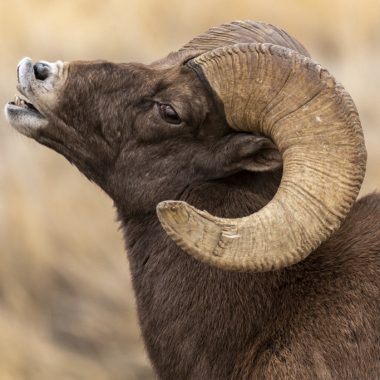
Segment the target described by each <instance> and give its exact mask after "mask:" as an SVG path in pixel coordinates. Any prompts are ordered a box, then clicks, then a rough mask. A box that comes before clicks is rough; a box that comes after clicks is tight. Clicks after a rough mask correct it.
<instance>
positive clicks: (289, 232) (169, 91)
mask: <svg viewBox="0 0 380 380" xmlns="http://www.w3.org/2000/svg"><path fill="white" fill-rule="evenodd" d="M247 30H248V32H247ZM231 45H232V46H231ZM307 55H308V54H307V52H306V50H305V49H304V48H303V47H302V45H300V44H299V43H298V42H296V41H295V40H294V39H292V38H291V37H289V36H288V35H287V34H285V33H284V32H282V31H280V30H278V29H276V28H274V27H271V26H268V25H265V24H258V23H232V24H228V25H227V26H226V25H224V26H221V27H220V28H219V29H211V30H210V31H209V32H207V33H206V34H205V35H202V36H200V37H198V38H196V39H194V40H192V41H191V42H190V43H189V44H187V45H185V47H184V48H183V49H181V50H180V51H179V52H177V53H173V54H170V55H169V56H168V57H166V58H165V59H163V60H160V61H157V62H154V63H153V64H151V65H141V64H113V63H109V62H72V63H62V62H57V63H54V64H50V63H47V62H38V63H36V64H35V65H33V63H32V61H31V60H30V59H24V60H22V61H21V62H20V64H19V66H18V83H19V84H18V89H19V91H20V92H21V94H22V95H23V96H24V97H25V98H26V100H25V101H24V100H20V99H16V100H15V102H11V103H8V105H7V106H6V114H7V117H8V120H9V122H10V123H11V124H12V125H13V126H14V127H15V128H16V129H17V130H19V131H20V132H21V133H24V134H26V135H27V136H29V137H32V138H34V139H36V140H37V141H38V142H40V143H42V144H44V145H47V146H49V147H51V148H53V149H55V150H56V151H58V152H59V153H61V154H63V155H64V156H65V157H66V158H67V159H68V160H70V161H71V162H73V163H74V164H75V165H76V166H77V167H78V168H79V169H80V170H81V171H82V172H83V173H84V174H85V175H86V176H87V177H89V178H90V179H91V180H94V181H95V182H96V183H98V184H99V185H100V186H101V187H102V188H103V189H104V190H105V191H106V192H107V193H108V194H109V195H110V196H111V197H112V198H113V199H114V200H115V202H116V203H117V204H124V205H127V206H126V209H127V210H128V213H129V215H133V214H136V213H141V212H148V211H149V210H152V209H154V207H155V205H157V204H158V206H157V212H158V216H159V218H160V221H161V223H162V225H163V227H164V229H165V230H166V232H167V233H168V235H169V236H170V237H171V238H172V239H173V240H174V241H175V242H176V243H177V244H178V245H179V246H180V247H181V248H183V249H184V250H185V251H187V252H188V253H189V254H191V255H193V256H194V257H196V258H198V259H199V260H202V261H205V262H207V263H209V264H212V265H215V266H219V267H222V268H225V269H233V270H253V271H265V270H271V269H276V268H281V267H284V266H287V265H291V264H293V263H295V262H297V261H299V260H302V259H303V258H304V257H306V256H307V255H308V254H309V253H310V252H311V251H312V250H313V249H315V248H316V247H317V246H318V245H319V244H320V243H321V242H323V241H324V240H326V239H327V238H328V236H329V235H330V234H331V233H332V232H333V231H335V230H336V229H337V228H339V226H340V223H341V221H342V220H343V218H344V216H345V215H346V214H347V212H348V211H349V209H350V207H351V205H352V203H353V202H354V200H355V198H356V196H357V193H358V191H359V189H360V184H361V182H362V179H363V176H364V169H365V160H366V154H365V148H364V143H363V137H362V132H361V128H360V121H359V118H358V115H357V112H356V109H355V106H354V105H353V102H352V100H351V98H350V97H349V95H348V94H347V93H346V92H345V91H344V89H343V88H342V86H340V85H339V84H337V83H336V82H335V80H334V78H332V76H331V75H330V74H329V73H328V72H327V71H326V70H324V69H322V68H321V67H320V66H319V65H317V64H315V63H314V62H313V61H312V60H311V59H310V58H308V57H307ZM272 141H273V142H272ZM274 143H275V145H274ZM276 146H277V148H276ZM281 157H282V159H283V165H284V175H283V179H282V182H281V185H280V188H279V190H278V192H277V194H276V196H275V197H274V199H273V200H272V201H271V202H270V203H269V204H268V205H267V206H266V207H264V208H263V209H262V210H260V211H259V212H257V213H256V214H253V215H251V216H248V217H245V218H241V219H232V220H231V219H222V218H215V217H213V216H211V215H210V214H208V213H206V212H203V211H200V210H197V209H195V208H194V207H192V206H190V205H188V204H186V203H184V202H178V201H165V200H166V199H174V200H175V199H178V196H179V194H181V193H182V192H183V190H184V189H185V188H186V187H187V186H188V185H189V184H191V183H194V182H196V181H204V180H209V179H214V178H220V177H225V176H228V175H231V174H232V173H235V172H238V171H241V170H251V171H270V170H275V169H277V168H279V166H281V164H282V159H281Z"/></svg>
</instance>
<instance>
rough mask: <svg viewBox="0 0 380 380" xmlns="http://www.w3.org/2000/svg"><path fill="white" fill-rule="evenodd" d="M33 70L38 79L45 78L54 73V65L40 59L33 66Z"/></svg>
mask: <svg viewBox="0 0 380 380" xmlns="http://www.w3.org/2000/svg"><path fill="white" fill-rule="evenodd" d="M33 71H34V75H35V77H36V79H38V80H45V79H47V78H48V77H49V76H50V74H51V73H52V67H51V65H50V64H49V63H48V62H45V61H39V62H37V63H36V64H35V65H34V66H33Z"/></svg>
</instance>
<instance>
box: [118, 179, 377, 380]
mask: <svg viewBox="0 0 380 380" xmlns="http://www.w3.org/2000/svg"><path fill="white" fill-rule="evenodd" d="M280 178H281V173H277V175H276V176H273V173H272V174H271V175H268V174H264V173H263V174H250V173H240V174H238V175H235V176H233V178H232V177H230V178H227V179H224V180H215V181H210V182H208V183H203V184H194V185H192V186H189V187H188V188H187V189H186V190H185V191H184V192H183V193H182V194H181V197H180V199H182V200H185V201H187V202H189V203H190V204H192V205H194V206H195V207H198V208H200V209H206V210H207V211H209V212H211V213H213V214H214V215H217V216H222V217H241V216H244V215H248V214H251V213H252V212H255V211H257V210H258V209H260V208H262V207H263V206H264V205H265V204H266V203H268V202H269V201H270V199H271V198H272V197H273V195H274V194H275V192H276V189H277V187H278V185H279V182H280ZM119 215H120V219H121V222H122V225H123V229H124V234H125V240H126V247H127V251H128V257H129V262H130V267H131V272H132V279H133V286H134V290H135V294H136V300H137V307H138V314H139V319H140V325H141V329H142V333H143V337H144V340H145V344H146V348H147V351H148V354H149V356H150V359H151V361H152V363H153V365H154V367H155V370H156V372H157V374H158V375H159V377H160V378H162V379H210V380H211V379H231V378H236V379H243V378H251V376H252V375H254V376H256V378H260V376H262V377H261V378H264V377H265V376H268V377H267V378H272V377H271V376H270V374H269V372H265V371H267V370H264V372H263V373H261V372H260V370H263V368H266V367H267V366H270V365H271V364H270V361H271V360H273V358H275V359H276V360H277V361H278V363H279V365H282V366H283V368H284V371H283V372H281V373H282V374H283V375H284V376H285V377H286V376H292V374H293V375H294V373H297V374H298V375H300V376H301V377H300V378H302V374H303V375H304V376H306V377H304V378H307V376H314V378H319V376H321V378H329V377H328V376H329V374H331V375H332V374H334V372H333V371H332V370H331V369H330V368H329V365H330V364H329V362H328V361H329V360H331V361H335V362H334V363H336V358H335V357H334V353H335V351H334V350H333V349H332V348H331V350H332V351H331V350H327V349H325V348H323V347H322V346H323V344H322V345H320V343H319V342H316V343H315V344H314V343H313V344H314V347H310V343H311V342H310V341H312V342H314V338H313V333H314V332H315V333H316V335H318V333H317V331H319V328H320V327H318V326H317V325H318V324H319V323H320V322H319V313H323V312H326V313H332V311H330V309H331V310H336V306H335V302H336V300H335V299H333V300H332V298H333V297H335V296H334V294H335V293H334V292H336V287H338V288H339V286H346V287H348V289H351V287H352V286H353V285H352V284H351V285H350V284H349V283H347V278H346V277H347V276H346V275H345V274H344V270H348V269H347V268H346V269H343V267H344V265H346V264H345V258H344V257H345V256H344V255H343V257H342V255H341V256H339V255H338V257H337V260H336V262H335V261H332V260H331V257H330V258H327V259H326V263H325V262H324V258H323V256H324V253H323V252H324V250H323V248H321V249H320V250H319V251H316V252H315V253H314V255H313V256H312V257H311V258H310V259H307V260H305V261H304V262H303V263H301V264H300V265H296V266H294V267H290V268H288V269H285V270H282V271H275V272H267V273H238V272H228V271H222V270H219V269H216V268H213V267H210V266H208V265H205V264H203V263H200V262H198V261H196V260H195V259H193V258H192V257H190V256H189V255H187V254H186V253H185V252H183V251H181V249H179V248H178V247H177V246H176V245H175V244H174V243H173V241H172V240H171V239H170V238H169V237H167V235H166V234H165V232H164V230H163V229H162V227H161V226H160V223H159V221H158V219H157V216H156V214H155V211H154V210H152V212H151V213H148V214H145V215H141V216H139V217H135V218H133V219H130V220H125V219H123V216H122V215H123V211H122V208H119ZM351 233H352V231H351ZM329 244H330V243H327V248H326V249H327V250H330V251H331V250H335V251H336V250H338V251H339V250H341V249H342V246H341V245H339V244H338V246H336V245H337V243H335V242H334V240H333V239H332V243H331V244H330V245H331V246H330V247H329V246H328V245H329ZM318 252H319V253H318ZM332 255H335V253H332ZM354 265H355V264H354ZM346 266H348V268H351V266H350V263H349V262H347V265H346ZM351 270H352V268H351ZM319 271H321V273H319ZM366 271H367V269H365V270H364V272H366ZM359 272H360V271H359ZM364 272H363V276H367V274H365V273H364ZM360 273H361V272H360ZM357 276H358V278H359V277H360V276H361V275H360V274H357ZM340 279H341V280H340ZM339 281H342V285H339ZM360 281H361V285H362V284H363V283H364V288H365V287H366V284H365V283H366V282H367V281H364V282H363V281H362V280H360ZM377 281H378V280H377ZM355 286H356V285H355ZM355 291H356V290H355ZM330 293H331V294H330ZM338 296H339V297H340V300H339V302H344V297H342V296H340V295H339V294H338ZM326 299H327V301H326ZM318 300H319V301H320V302H321V303H322V305H323V304H324V303H325V304H326V310H319V311H317V309H318V308H320V309H323V306H320V305H319V306H318V308H316V307H314V304H315V302H316V301H318ZM330 301H331V302H330ZM348 302H351V301H348ZM309 303H310V304H311V305H312V306H309ZM331 305H332V306H331ZM359 306H360V307H359V309H360V310H361V311H362V310H363V305H359ZM345 307H346V305H344V306H341V309H342V310H341V312H342V313H343V315H344V310H343V309H344V308H345ZM350 307H351V306H350ZM300 308H303V309H305V310H304V311H303V312H302V313H303V315H304V317H302V318H304V319H305V320H306V325H305V326H307V327H305V331H303V329H302V325H303V323H304V321H303V319H301V320H298V321H297V319H299V318H300V316H299V315H298V311H299V310H300ZM352 308H353V309H355V307H354V306H352ZM294 310H298V311H297V312H294ZM350 312H352V310H350ZM339 315H340V314H339ZM325 318H326V317H325ZM331 318H332V319H333V318H334V316H333V315H331ZM339 318H340V317H339ZM295 321H297V322H295ZM310 321H312V322H310ZM293 323H297V324H298V325H299V329H300V330H298V326H297V327H294V326H293ZM310 323H311V324H312V326H314V327H313V328H311V331H309V330H310V328H309V327H308V326H309V324H310ZM352 323H353V324H354V325H355V323H354V322H352ZM357 323H359V322H357ZM373 323H374V322H373ZM377 323H378V319H377ZM375 327H376V326H375V325H373V326H372V327H371V328H370V329H372V328H375ZM313 329H314V330H313ZM336 330H337V331H336ZM348 330H349V332H347V334H349V335H350V334H351V338H350V337H348V338H347V339H348V340H350V339H351V340H352V339H353V338H352V336H355V334H356V332H355V331H354V330H355V328H353V329H352V331H353V332H350V331H351V330H350V329H348ZM328 331H329V327H328V326H326V327H325V331H324V334H326V333H327V332H328ZM330 333H331V338H332V339H338V338H334V335H335V334H337V336H341V332H340V331H339V327H337V326H334V323H332V327H331V332H330ZM296 335H297V336H299V337H298V338H297V339H296V341H297V340H298V341H297V342H296V343H294V341H293V340H294V337H295V336H296ZM365 344H367V343H365ZM342 345H343V346H344V343H342ZM319 348H320V350H319ZM292 350H293V351H292ZM347 350H352V347H350V346H348V347H347ZM349 352H351V351H349ZM326 353H327V354H326ZM324 354H326V359H325V358H324V357H323V358H322V356H321V358H319V357H317V356H318V355H324ZM335 354H336V353H335ZM368 355H373V353H371V352H368ZM328 356H331V359H329V357H328ZM346 356H347V355H346ZM338 357H339V353H338ZM316 359H318V360H316ZM351 359H352V358H351ZM351 359H347V360H351ZM302 360H304V362H302ZM315 360H316V363H317V364H315V363H314V361H315ZM299 361H301V362H300V363H299ZM237 363H240V364H239V365H238V366H237ZM276 363H277V362H276ZM310 363H314V364H313V365H311V364H310ZM276 365H277V364H276ZM331 365H335V366H336V364H333V363H331ZM339 365H340V364H339ZM339 365H338V366H339ZM342 365H343V366H344V364H342ZM307 366H309V368H308V372H304V373H303V369H301V368H306V367H307ZM281 368H282V367H281ZM289 368H290V369H289ZM344 368H348V367H347V366H346V367H344ZM348 370H351V369H349V368H348ZM273 371H274V372H273V373H275V372H276V371H279V370H278V369H274V370H273ZM286 371H288V372H286ZM339 371H340V374H341V375H342V374H344V372H342V370H339ZM339 371H338V373H339ZM368 373H372V372H368ZM257 376H258V377H257ZM325 376H326V377H325ZM273 378H276V377H275V376H274V377H273Z"/></svg>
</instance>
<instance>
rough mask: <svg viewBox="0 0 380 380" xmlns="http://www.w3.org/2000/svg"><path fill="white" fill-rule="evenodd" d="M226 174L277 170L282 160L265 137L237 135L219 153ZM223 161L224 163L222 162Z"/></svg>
mask: <svg viewBox="0 0 380 380" xmlns="http://www.w3.org/2000/svg"><path fill="white" fill-rule="evenodd" d="M219 154H220V155H221V157H224V159H223V160H221V163H222V164H223V169H224V171H225V172H226V173H228V172H231V173H233V172H237V171H241V170H248V171H252V172H264V171H272V170H276V169H279V168H280V167H281V166H282V158H281V155H280V153H279V151H278V150H277V148H276V146H275V145H274V143H273V142H272V141H271V140H270V139H269V138H267V137H264V136H255V135H253V134H245V133H237V134H234V135H233V136H232V138H230V139H228V141H227V142H226V143H225V144H224V146H223V149H222V151H220V152H219ZM223 161H224V162H223Z"/></svg>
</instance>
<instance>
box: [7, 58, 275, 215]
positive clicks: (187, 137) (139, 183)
mask: <svg viewBox="0 0 380 380" xmlns="http://www.w3.org/2000/svg"><path fill="white" fill-rule="evenodd" d="M17 75H18V89H19V91H20V92H21V94H22V95H23V97H22V98H23V99H25V101H24V100H20V98H18V99H16V100H15V101H14V102H11V103H9V104H8V105H7V109H6V113H7V117H8V119H9V121H10V123H11V124H12V125H13V126H14V127H15V128H16V129H17V130H18V131H20V132H21V133H23V134H26V135H27V136H29V137H32V138H34V139H36V140H37V141H38V142H40V143H42V144H44V145H47V146H49V147H51V148H53V149H54V150H56V151H57V152H59V153H61V154H62V155H64V156H65V157H66V158H67V159H68V160H69V161H71V162H73V163H74V164H75V165H76V166H77V167H78V168H79V169H80V170H81V171H82V172H83V173H84V174H85V175H86V176H87V177H88V178H90V179H91V180H94V181H95V182H97V183H98V184H99V185H100V186H101V187H102V188H103V189H104V190H105V191H106V192H107V193H109V194H110V195H111V197H112V198H113V199H114V200H115V201H116V202H117V203H123V204H124V205H127V207H128V209H129V211H130V212H131V213H133V212H141V211H142V209H144V210H145V209H147V208H151V207H154V206H155V205H156V204H157V203H158V202H159V201H161V200H164V199H173V198H174V199H175V198H177V196H178V195H179V194H180V193H181V192H182V191H183V190H184V188H185V187H186V186H187V185H188V184H189V183H191V182H194V181H199V180H204V179H210V178H217V177H221V176H224V175H229V174H231V173H233V172H235V171H238V170H241V169H242V168H246V167H247V166H248V162H246V163H243V162H242V161H244V160H246V158H247V156H248V155H249V154H250V153H251V151H252V149H253V150H254V151H255V152H256V150H257V148H260V149H261V147H264V148H272V146H271V143H270V142H269V140H267V139H264V138H258V137H257V136H252V135H250V134H249V135H248V134H236V133H234V134H231V130H229V128H228V126H227V124H226V122H225V119H224V115H223V112H222V110H221V109H219V111H218V110H217V108H218V105H217V104H215V101H214V100H213V99H212V96H211V94H210V93H209V90H208V89H207V88H206V86H205V84H204V83H202V81H201V80H200V79H199V78H198V76H197V75H196V73H195V72H194V71H193V70H192V69H190V68H188V67H187V66H186V65H185V64H183V62H179V63H176V64H172V65H157V64H156V65H150V66H146V65H142V64H113V63H109V62H103V61H102V62H73V63H62V62H56V63H47V62H38V63H36V64H34V65H33V63H32V61H31V60H30V59H23V60H22V61H21V62H20V64H19V66H18V70H17Z"/></svg>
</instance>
